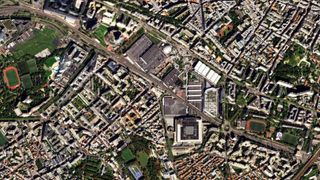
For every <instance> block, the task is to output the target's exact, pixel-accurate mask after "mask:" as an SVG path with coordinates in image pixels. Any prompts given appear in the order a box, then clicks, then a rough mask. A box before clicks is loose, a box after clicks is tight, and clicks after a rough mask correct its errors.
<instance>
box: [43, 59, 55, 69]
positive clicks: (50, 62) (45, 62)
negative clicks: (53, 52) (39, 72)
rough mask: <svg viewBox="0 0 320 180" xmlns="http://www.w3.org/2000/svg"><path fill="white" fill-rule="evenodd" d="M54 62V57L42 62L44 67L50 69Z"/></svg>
mask: <svg viewBox="0 0 320 180" xmlns="http://www.w3.org/2000/svg"><path fill="white" fill-rule="evenodd" d="M55 62H57V60H56V58H55V57H54V56H51V57H49V58H47V59H46V60H45V61H44V65H45V66H46V67H48V68H50V67H51V66H52V65H53V64H54V63H55Z"/></svg>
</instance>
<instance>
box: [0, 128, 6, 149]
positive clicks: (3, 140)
mask: <svg viewBox="0 0 320 180" xmlns="http://www.w3.org/2000/svg"><path fill="white" fill-rule="evenodd" d="M7 143H8V140H7V138H6V137H5V136H4V135H3V134H2V132H1V131H0V146H4V145H5V144H7Z"/></svg>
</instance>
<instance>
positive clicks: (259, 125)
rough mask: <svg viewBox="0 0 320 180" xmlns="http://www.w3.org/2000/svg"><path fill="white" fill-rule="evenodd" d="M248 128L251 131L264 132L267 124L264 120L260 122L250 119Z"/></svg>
mask: <svg viewBox="0 0 320 180" xmlns="http://www.w3.org/2000/svg"><path fill="white" fill-rule="evenodd" d="M246 128H247V129H249V130H250V131H254V132H258V133H263V132H265V130H266V124H265V123H264V122H262V121H261V122H260V121H255V120H250V121H248V122H247V127H246Z"/></svg>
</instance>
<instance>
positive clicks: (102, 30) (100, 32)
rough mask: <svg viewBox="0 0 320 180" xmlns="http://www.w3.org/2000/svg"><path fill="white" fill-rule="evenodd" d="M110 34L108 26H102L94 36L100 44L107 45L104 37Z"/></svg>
mask: <svg viewBox="0 0 320 180" xmlns="http://www.w3.org/2000/svg"><path fill="white" fill-rule="evenodd" d="M107 33H108V27H107V26H106V25H103V24H101V25H100V26H99V27H98V28H97V29H96V30H95V31H94V32H93V35H94V36H95V37H96V38H97V39H98V40H99V42H100V44H102V45H104V46H105V45H106V43H105V41H104V37H105V36H106V34H107Z"/></svg>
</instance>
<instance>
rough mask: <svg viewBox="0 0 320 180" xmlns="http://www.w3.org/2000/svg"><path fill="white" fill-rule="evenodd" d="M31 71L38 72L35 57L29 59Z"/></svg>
mask: <svg viewBox="0 0 320 180" xmlns="http://www.w3.org/2000/svg"><path fill="white" fill-rule="evenodd" d="M27 64H28V67H29V71H30V73H35V72H38V67H37V62H36V60H35V59H30V60H28V61H27Z"/></svg>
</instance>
